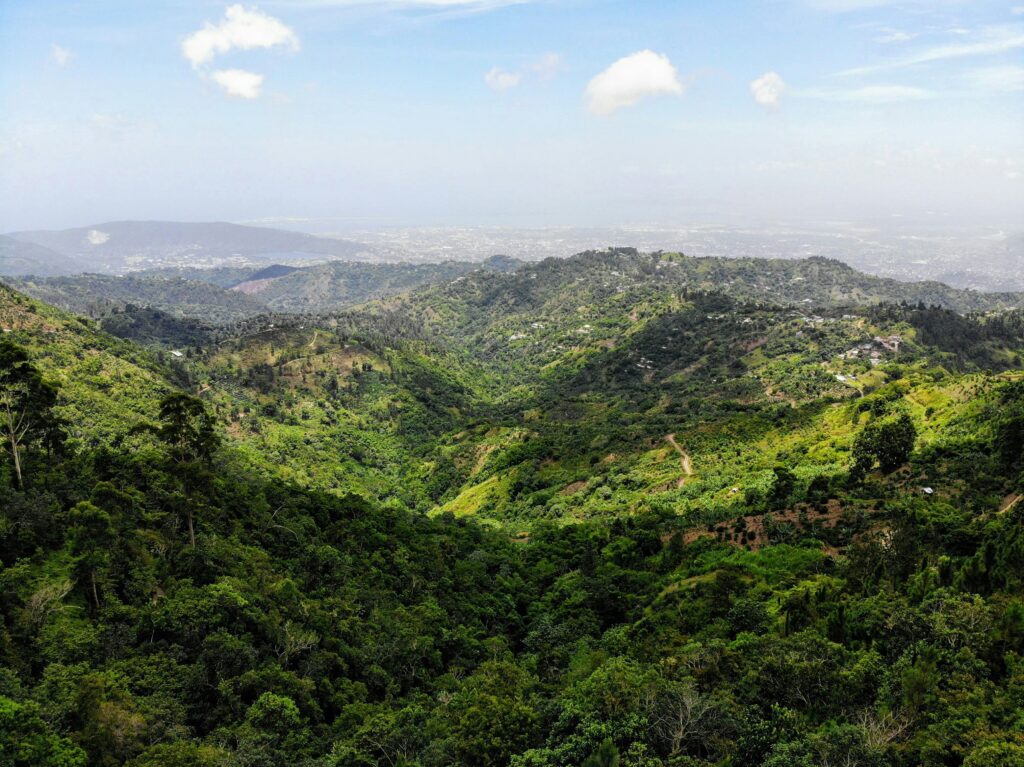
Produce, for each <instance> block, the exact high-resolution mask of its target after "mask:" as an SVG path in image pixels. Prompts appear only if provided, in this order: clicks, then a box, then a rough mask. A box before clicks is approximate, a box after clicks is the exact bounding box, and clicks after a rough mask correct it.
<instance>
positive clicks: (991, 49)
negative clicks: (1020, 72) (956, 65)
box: [840, 24, 1024, 75]
mask: <svg viewBox="0 0 1024 767" xmlns="http://www.w3.org/2000/svg"><path fill="white" fill-rule="evenodd" d="M1017 48H1024V27H1021V26H1020V25H1019V24H1018V25H1004V26H999V27H992V28H989V29H986V30H984V32H983V33H982V34H981V36H980V38H979V39H977V40H973V41H971V42H965V43H949V44H946V45H937V46H934V47H932V48H926V49H924V50H921V51H918V52H917V53H915V54H912V55H910V56H906V57H904V58H901V59H895V60H893V61H888V62H885V63H883V64H874V65H871V66H866V67H855V68H853V69H847V70H846V71H844V72H840V74H842V75H864V74H870V73H872V72H881V71H884V70H887V69H899V68H902V67H910V66H914V65H917V64H930V63H932V62H935V61H945V60H947V59H960V58H967V57H971V56H993V55H996V54H999V53H1008V52H1009V51H1012V50H1016V49H1017Z"/></svg>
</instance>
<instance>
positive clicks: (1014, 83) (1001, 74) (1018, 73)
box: [964, 64, 1024, 92]
mask: <svg viewBox="0 0 1024 767" xmlns="http://www.w3.org/2000/svg"><path fill="white" fill-rule="evenodd" d="M964 80H965V81H966V83H967V85H968V86H970V87H971V88H975V89H978V90H987V91H1001V92H1012V91H1024V67H1019V66H1014V65H1012V64H1008V65H1006V66H1001V67H981V68H979V69H975V70H972V71H970V72H967V73H966V74H965V75H964Z"/></svg>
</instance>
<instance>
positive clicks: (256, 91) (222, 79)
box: [210, 69, 263, 99]
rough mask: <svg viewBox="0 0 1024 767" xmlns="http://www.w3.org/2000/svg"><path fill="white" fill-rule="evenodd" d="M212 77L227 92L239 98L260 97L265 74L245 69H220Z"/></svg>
mask: <svg viewBox="0 0 1024 767" xmlns="http://www.w3.org/2000/svg"><path fill="white" fill-rule="evenodd" d="M210 77H211V78H213V81H214V82H215V83H217V85H219V86H220V87H221V88H223V89H224V92H225V93H227V94H228V95H229V96H233V97H235V98H238V99H255V98H259V95H260V91H261V90H262V88H263V75H258V74H256V73H255V72H247V71H245V70H244V69H218V70H216V71H215V72H213V73H212V74H211V75H210Z"/></svg>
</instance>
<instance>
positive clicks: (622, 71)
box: [586, 50, 684, 115]
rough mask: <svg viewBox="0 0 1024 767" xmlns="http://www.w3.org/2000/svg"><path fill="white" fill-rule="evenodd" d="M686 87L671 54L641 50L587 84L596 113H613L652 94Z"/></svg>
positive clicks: (679, 91)
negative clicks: (669, 55) (670, 56)
mask: <svg viewBox="0 0 1024 767" xmlns="http://www.w3.org/2000/svg"><path fill="white" fill-rule="evenodd" d="M683 90H684V88H683V83H682V82H681V81H680V79H679V73H678V72H677V71H676V68H675V67H674V66H672V62H671V61H669V59H668V56H665V55H662V54H660V53H655V52H654V51H650V50H646V51H639V52H637V53H634V54H632V55H630V56H626V57H624V58H621V59H619V60H618V61H616V62H615V63H614V64H612V65H611V66H610V67H608V68H607V69H606V70H604V71H603V72H601V73H600V74H599V75H597V76H596V77H594V79H592V80H591V81H590V82H589V83H588V84H587V90H586V96H587V107H588V108H589V109H590V111H591V112H592V113H594V114H596V115H610V114H612V113H613V112H616V111H618V110H619V109H623V108H624V107H629V106H633V105H634V104H636V103H637V102H638V101H640V100H641V99H644V98H647V97H649V96H660V95H674V96H681V95H682V94H683Z"/></svg>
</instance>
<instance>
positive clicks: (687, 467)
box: [665, 434, 693, 487]
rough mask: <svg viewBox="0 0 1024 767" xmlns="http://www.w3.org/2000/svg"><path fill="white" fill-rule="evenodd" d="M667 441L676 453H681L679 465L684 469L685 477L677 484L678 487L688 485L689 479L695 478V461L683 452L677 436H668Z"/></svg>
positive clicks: (666, 436)
mask: <svg viewBox="0 0 1024 767" xmlns="http://www.w3.org/2000/svg"><path fill="white" fill-rule="evenodd" d="M665 441H666V442H668V444H670V445H672V447H674V448H675V449H676V452H677V453H679V464H680V465H681V466H682V467H683V476H681V477H680V478H679V480H678V481H677V482H676V487H682V486H683V485H684V484H685V483H686V480H687V478H689V477H692V476H693V460H692V459H691V458H690V454H689V453H687V452H686V451H685V450H683V448H682V447H680V445H679V443H678V442H676V435H675V434H666V435H665Z"/></svg>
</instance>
